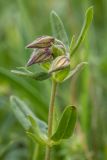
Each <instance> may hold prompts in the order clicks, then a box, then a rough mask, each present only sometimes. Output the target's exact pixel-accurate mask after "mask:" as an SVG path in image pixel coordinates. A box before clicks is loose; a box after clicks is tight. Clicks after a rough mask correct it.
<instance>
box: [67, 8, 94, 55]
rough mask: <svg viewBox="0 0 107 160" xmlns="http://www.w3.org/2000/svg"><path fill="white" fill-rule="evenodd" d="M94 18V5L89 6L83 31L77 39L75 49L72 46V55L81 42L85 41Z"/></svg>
mask: <svg viewBox="0 0 107 160" xmlns="http://www.w3.org/2000/svg"><path fill="white" fill-rule="evenodd" d="M92 19H93V7H92V6H91V7H89V8H88V9H87V11H86V14H85V21H84V24H83V27H82V29H81V32H80V35H79V37H78V39H77V41H76V44H75V46H74V47H73V49H72V48H71V50H70V53H71V55H70V56H73V55H74V53H75V52H76V51H77V49H78V48H79V46H80V44H81V43H82V42H83V40H84V38H85V36H86V33H87V31H88V29H89V27H90V25H91V22H92Z"/></svg>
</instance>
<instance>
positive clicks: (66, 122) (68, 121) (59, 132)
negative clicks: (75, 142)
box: [51, 106, 77, 142]
mask: <svg viewBox="0 0 107 160" xmlns="http://www.w3.org/2000/svg"><path fill="white" fill-rule="evenodd" d="M76 119H77V111H76V107H74V106H68V107H66V108H65V110H64V112H63V114H62V117H61V119H60V121H59V124H58V127H57V129H56V132H55V133H54V134H53V135H52V137H51V140H53V141H57V142H58V141H60V140H62V139H67V138H69V137H71V135H72V134H73V131H74V128H75V124H76Z"/></svg>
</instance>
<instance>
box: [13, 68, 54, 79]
mask: <svg viewBox="0 0 107 160" xmlns="http://www.w3.org/2000/svg"><path fill="white" fill-rule="evenodd" d="M11 72H12V73H14V74H17V75H19V76H23V77H28V78H32V79H35V80H37V81H43V80H46V79H48V78H50V77H51V74H49V73H46V72H40V73H32V72H30V71H29V72H27V71H25V70H24V71H20V70H11Z"/></svg>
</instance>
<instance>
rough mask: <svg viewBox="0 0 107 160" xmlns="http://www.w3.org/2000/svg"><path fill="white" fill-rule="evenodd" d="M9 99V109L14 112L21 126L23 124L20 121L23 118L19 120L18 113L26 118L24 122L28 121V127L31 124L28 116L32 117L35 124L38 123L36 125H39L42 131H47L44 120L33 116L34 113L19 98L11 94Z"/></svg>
mask: <svg viewBox="0 0 107 160" xmlns="http://www.w3.org/2000/svg"><path fill="white" fill-rule="evenodd" d="M10 101H11V109H12V111H13V112H14V114H15V116H16V118H17V119H18V120H19V122H20V123H21V124H22V126H23V123H22V122H23V121H24V120H23V121H22V120H21V118H20V115H21V117H22V115H23V117H24V119H25V120H26V121H25V122H26V123H27V122H28V124H30V127H31V126H32V124H31V121H30V120H29V119H28V116H29V117H32V118H33V120H34V121H35V123H37V125H38V127H39V129H40V131H41V132H43V133H46V132H47V124H46V123H45V122H44V121H42V120H40V119H39V118H37V117H36V116H35V114H34V113H33V112H32V111H31V110H30V109H29V107H28V106H27V105H26V104H25V103H24V102H23V101H22V100H20V99H19V98H18V97H16V96H11V97H10ZM23 127H24V126H23ZM30 127H27V128H28V129H29V128H30ZM24 128H25V127H24ZM25 129H26V128H25Z"/></svg>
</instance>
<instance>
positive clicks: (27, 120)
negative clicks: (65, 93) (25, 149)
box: [10, 96, 77, 146]
mask: <svg viewBox="0 0 107 160" xmlns="http://www.w3.org/2000/svg"><path fill="white" fill-rule="evenodd" d="M10 101H11V109H12V111H13V113H14V115H15V116H16V118H17V120H18V121H19V122H20V123H21V125H22V126H23V128H24V129H25V131H26V134H27V135H28V136H29V137H30V138H31V139H32V140H33V141H34V142H35V141H36V142H37V143H39V144H42V145H49V146H53V145H57V144H59V143H60V142H61V141H62V140H63V139H67V138H69V137H71V135H72V133H73V131H74V127H75V123H76V118H77V112H76V108H75V107H74V106H67V107H65V110H64V111H63V113H62V116H61V118H60V120H59V122H58V124H57V127H56V128H55V131H54V132H53V134H52V136H51V139H50V141H49V140H48V136H47V128H48V126H47V124H46V123H45V122H44V121H42V120H40V119H38V118H37V117H36V116H35V115H34V113H33V112H32V111H31V110H30V109H29V108H28V106H27V105H26V104H25V103H24V102H23V101H22V100H20V99H19V98H18V97H16V96H11V98H10ZM64 126H65V127H64Z"/></svg>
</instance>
